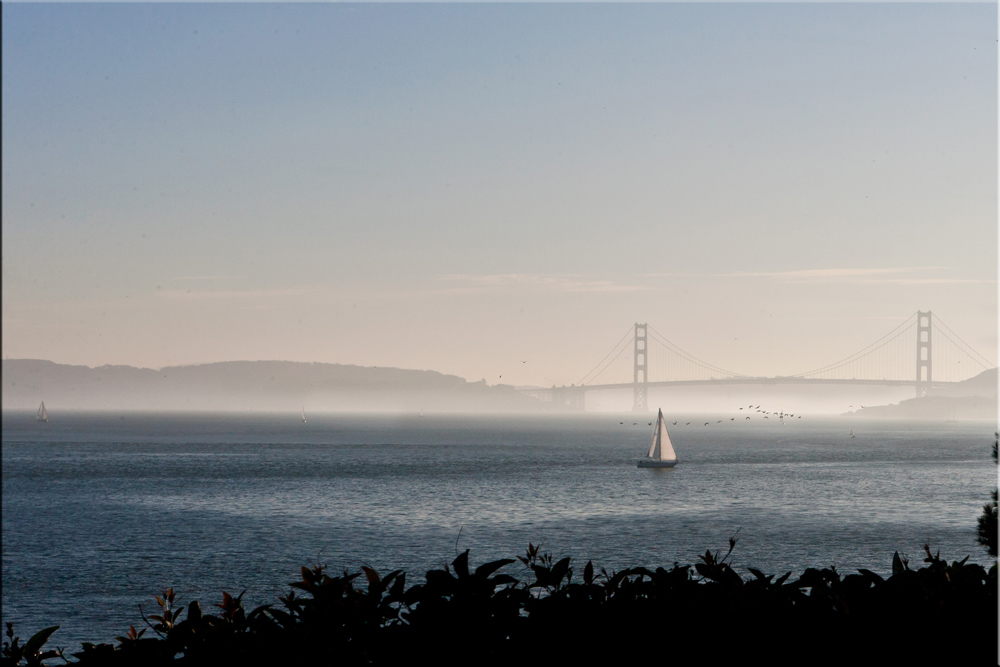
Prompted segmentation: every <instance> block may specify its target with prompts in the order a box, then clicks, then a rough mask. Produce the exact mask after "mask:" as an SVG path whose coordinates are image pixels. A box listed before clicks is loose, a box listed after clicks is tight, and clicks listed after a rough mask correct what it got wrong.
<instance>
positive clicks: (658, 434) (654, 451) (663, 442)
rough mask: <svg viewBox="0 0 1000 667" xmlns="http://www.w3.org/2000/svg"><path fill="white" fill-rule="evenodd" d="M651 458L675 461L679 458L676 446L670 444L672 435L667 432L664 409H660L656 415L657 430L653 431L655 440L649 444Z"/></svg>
mask: <svg viewBox="0 0 1000 667" xmlns="http://www.w3.org/2000/svg"><path fill="white" fill-rule="evenodd" d="M649 458H651V459H653V460H654V461H674V460H676V459H677V453H676V452H674V446H673V445H672V444H670V435H669V434H668V433H667V422H666V420H665V419H664V418H663V410H660V411H659V414H658V415H657V417H656V430H655V431H653V442H652V443H650V445H649Z"/></svg>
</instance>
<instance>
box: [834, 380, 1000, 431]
mask: <svg viewBox="0 0 1000 667" xmlns="http://www.w3.org/2000/svg"><path fill="white" fill-rule="evenodd" d="M997 412H998V411H997V369H995V368H991V369H989V370H985V371H983V372H982V373H980V374H979V375H977V376H975V377H972V378H969V379H968V380H965V381H963V382H958V383H956V384H955V385H954V386H952V387H947V388H944V389H936V390H934V392H933V393H931V394H929V395H927V396H922V397H920V398H911V399H908V400H905V401H900V402H899V403H898V404H892V405H874V406H869V407H866V408H864V409H863V410H855V411H854V412H851V413H848V414H850V415H853V416H857V417H877V418H892V419H934V420H945V419H955V420H961V419H992V420H996V419H997Z"/></svg>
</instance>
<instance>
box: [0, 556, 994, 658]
mask: <svg viewBox="0 0 1000 667" xmlns="http://www.w3.org/2000/svg"><path fill="white" fill-rule="evenodd" d="M734 545H735V540H730V549H729V553H727V554H726V556H724V557H722V558H720V557H719V554H718V553H716V554H712V553H711V552H706V553H705V554H704V555H702V556H700V557H699V561H700V562H698V563H697V564H695V565H694V567H693V568H692V566H689V565H677V564H674V566H673V567H671V568H669V569H665V568H662V567H660V568H656V569H655V570H650V569H647V568H642V567H638V568H630V569H627V570H623V571H621V572H613V573H608V572H605V571H604V570H603V569H602V570H601V571H600V572H595V569H594V566H593V564H592V563H590V562H588V563H587V564H586V565H585V566H584V568H583V573H582V576H580V577H576V576H575V575H576V572H575V571H574V568H573V565H572V562H571V561H570V559H569V558H563V559H561V560H558V561H556V560H555V559H554V558H552V557H551V556H550V555H548V554H541V553H539V550H538V548H537V547H535V546H532V545H529V547H528V550H527V553H526V554H525V555H524V556H521V557H519V558H518V559H517V560H518V561H520V563H521V564H522V566H523V568H524V573H525V576H524V579H523V581H522V580H520V579H518V578H516V577H514V576H513V575H511V574H509V573H505V572H502V570H505V569H508V568H509V567H510V566H511V565H513V564H514V563H516V562H517V561H515V560H513V559H503V560H496V561H492V562H489V563H485V564H483V565H480V566H479V567H476V568H474V569H473V568H472V566H471V565H470V563H469V552H468V551H466V552H465V553H463V554H460V555H459V556H458V557H457V558H456V559H455V560H454V561H453V562H452V563H451V566H450V567H448V566H446V567H444V568H443V569H440V570H431V571H429V572H428V573H427V575H426V578H425V581H424V582H423V583H420V584H416V585H412V586H409V587H407V585H406V575H405V574H404V573H403V572H400V571H396V572H392V573H390V574H388V575H386V576H384V577H383V576H381V575H380V574H379V573H378V572H376V571H375V570H373V569H372V568H368V567H365V568H362V572H358V573H354V574H348V573H347V572H345V573H344V574H343V575H340V576H331V575H330V574H328V573H327V572H326V570H325V569H324V567H322V566H319V565H317V566H314V567H311V568H302V578H301V580H300V581H296V582H294V583H292V584H291V586H292V588H293V589H294V590H293V591H292V592H291V593H289V594H288V595H286V596H284V597H282V598H280V602H281V605H280V606H274V605H264V606H261V607H258V608H256V609H254V610H253V611H250V612H246V611H245V610H244V608H243V604H242V602H241V599H242V594H241V595H239V596H236V597H233V596H231V595H229V594H228V593H223V600H222V602H221V603H220V604H218V605H216V608H217V611H215V612H214V613H212V614H208V613H205V612H203V611H202V609H201V607H200V605H199V603H198V602H197V601H195V602H191V603H190V604H189V605H187V607H186V608H185V607H180V608H175V606H174V602H175V598H174V592H173V590H172V589H171V590H168V591H166V592H165V593H164V595H162V596H157V598H156V601H157V605H158V607H159V613H157V614H155V615H151V616H150V617H149V618H148V619H146V618H144V620H145V621H146V624H147V628H146V629H144V630H142V631H136V630H135V628H134V627H133V628H130V629H129V631H128V633H126V634H125V635H124V636H122V637H119V638H118V643H117V644H99V645H94V644H84V645H83V647H82V650H81V651H80V652H78V653H74V654H73V656H72V658H71V659H70V660H71V661H72V662H73V663H74V664H78V665H81V666H83V667H88V666H91V665H112V666H118V665H128V666H131V665H150V666H154V667H155V666H156V665H179V666H185V667H187V666H193V665H194V666H201V665H223V664H274V665H295V664H302V665H334V664H336V665H398V664H405V663H413V662H415V661H428V662H431V663H432V664H435V665H458V664H463V665H467V664H477V665H510V664H516V663H521V662H524V661H531V662H536V663H541V664H544V663H546V662H552V663H554V664H569V663H571V662H576V663H578V664H583V665H588V664H597V663H602V662H612V661H614V662H621V661H623V660H630V659H638V658H642V657H645V656H655V657H656V658H657V659H658V660H663V661H669V662H671V663H673V664H680V665H688V664H691V665H695V664H697V665H704V664H720V663H724V662H725V663H730V662H731V663H738V664H747V663H749V662H750V661H757V660H763V661H765V662H766V664H770V665H775V664H777V665H793V664H794V665H827V664H829V665H833V664H855V665H857V664H862V665H863V664H879V665H883V664H903V663H904V662H907V661H913V662H915V663H919V664H934V663H939V664H951V665H959V664H960V665H993V664H996V658H997V568H996V565H995V564H994V565H993V567H992V568H991V569H990V570H989V571H987V570H986V569H985V568H983V567H982V566H981V565H976V564H972V563H969V562H968V559H967V558H966V559H965V560H961V561H955V562H952V563H951V564H949V563H948V562H947V561H945V560H944V559H941V558H940V556H939V555H938V554H932V553H931V551H930V549H929V548H928V547H926V546H925V551H926V558H925V559H924V563H926V565H925V566H923V567H921V568H918V569H911V568H910V567H909V563H908V562H907V561H906V560H904V559H901V558H900V557H899V556H898V555H895V556H894V557H893V567H892V576H890V577H889V578H888V579H883V578H882V577H880V576H879V575H877V574H875V573H873V572H870V571H868V570H860V571H859V572H858V573H857V574H848V575H846V576H842V575H841V574H840V573H839V572H837V570H836V569H834V568H832V567H831V568H826V569H814V568H810V569H807V570H806V571H805V572H804V573H803V574H802V575H801V576H800V577H798V578H796V579H792V577H791V574H790V573H787V574H784V575H783V576H781V577H778V578H777V579H776V578H775V577H774V576H773V575H765V574H764V573H762V572H760V571H758V570H754V569H751V570H750V574H751V575H752V578H748V579H744V578H743V577H741V576H740V575H739V574H737V573H736V571H735V570H734V569H733V568H732V567H731V566H730V565H729V564H728V563H727V562H726V561H727V560H728V557H729V555H730V553H731V552H732V548H733V546H734ZM146 630H150V631H151V635H152V636H148V635H147V634H146ZM54 631H55V628H47V629H45V630H43V631H42V632H40V633H38V634H36V635H35V636H33V637H32V638H31V639H30V640H29V641H28V642H26V643H25V644H24V645H23V646H21V645H20V644H19V640H18V639H17V638H16V637H15V636H14V634H13V630H12V628H11V627H10V626H9V625H8V633H7V634H8V641H6V642H5V643H4V647H3V658H2V664H3V665H17V664H27V665H33V664H40V663H41V661H42V660H45V659H51V658H55V657H59V656H60V655H61V654H59V653H57V652H54V651H49V652H42V650H41V649H42V646H43V645H44V644H45V643H46V640H47V639H48V638H49V635H51V634H52V632H54Z"/></svg>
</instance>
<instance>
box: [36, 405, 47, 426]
mask: <svg viewBox="0 0 1000 667" xmlns="http://www.w3.org/2000/svg"><path fill="white" fill-rule="evenodd" d="M35 419H37V420H38V421H40V422H47V421H48V420H49V412H48V410H46V409H45V401H42V404H41V405H39V406H38V413H37V414H36V415H35Z"/></svg>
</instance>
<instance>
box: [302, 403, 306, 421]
mask: <svg viewBox="0 0 1000 667" xmlns="http://www.w3.org/2000/svg"><path fill="white" fill-rule="evenodd" d="M302 423H303V424H305V423H306V406H304V405H303V406H302Z"/></svg>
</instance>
